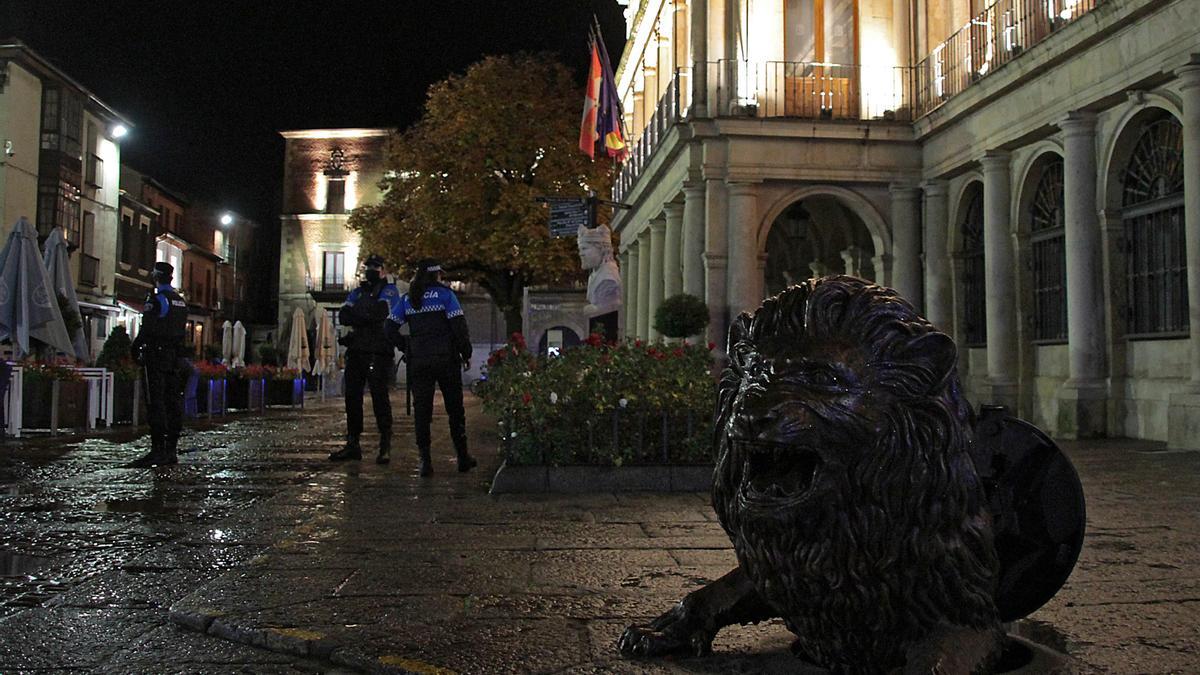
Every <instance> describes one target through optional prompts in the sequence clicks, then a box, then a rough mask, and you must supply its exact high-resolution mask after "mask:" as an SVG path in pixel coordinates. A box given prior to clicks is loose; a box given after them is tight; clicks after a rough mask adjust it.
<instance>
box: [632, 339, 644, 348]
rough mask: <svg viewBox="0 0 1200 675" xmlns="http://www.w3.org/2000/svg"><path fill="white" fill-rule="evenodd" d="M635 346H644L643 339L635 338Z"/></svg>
mask: <svg viewBox="0 0 1200 675" xmlns="http://www.w3.org/2000/svg"><path fill="white" fill-rule="evenodd" d="M633 346H634V347H641V346H642V341H641V340H634V341H633Z"/></svg>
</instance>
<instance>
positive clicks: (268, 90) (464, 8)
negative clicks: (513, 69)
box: [0, 0, 625, 224]
mask: <svg viewBox="0 0 1200 675" xmlns="http://www.w3.org/2000/svg"><path fill="white" fill-rule="evenodd" d="M621 12H622V8H621V7H620V6H619V5H617V3H616V1H615V0H476V1H466V0H419V1H411V0H403V1H402V0H375V1H374V2H366V1H361V0H330V1H326V2H315V1H311V2H310V1H308V0H305V1H304V2H299V1H293V0H287V1H284V0H237V1H233V0H203V1H202V2H197V1H192V0H187V1H185V0H165V1H164V0H159V1H157V2H148V1H145V0H111V1H108V2H97V1H94V0H93V1H90V2H83V1H79V0H0V39H4V38H9V37H15V38H17V39H19V40H22V41H24V42H25V43H26V44H28V45H29V46H30V47H32V48H33V49H34V50H35V51H37V52H38V53H40V54H41V55H42V56H43V57H45V58H47V59H49V60H50V61H52V62H53V63H55V64H56V65H57V66H59V67H60V68H61V69H62V70H63V71H65V72H66V73H67V74H68V75H70V76H71V77H73V78H75V79H76V80H77V81H79V82H80V83H81V84H83V85H84V86H85V87H87V88H89V89H90V90H91V91H92V92H93V93H94V94H96V96H97V97H98V98H100V100H102V101H104V102H105V103H107V104H108V105H110V106H112V107H113V108H114V109H115V110H117V111H118V112H119V113H121V114H123V115H125V116H126V117H128V118H129V120H130V121H131V122H132V123H133V124H134V125H135V128H134V130H133V132H132V133H131V134H130V136H128V137H127V138H126V140H125V141H123V142H122V161H123V162H124V163H126V164H129V165H131V166H134V167H136V168H137V169H139V170H141V171H143V172H146V173H148V174H150V175H152V176H154V177H156V178H158V179H159V180H161V181H162V182H163V183H165V184H166V185H168V186H170V187H173V188H175V189H177V190H180V191H182V192H184V193H186V194H189V195H192V196H194V197H199V198H203V199H207V200H214V201H216V202H217V203H219V204H224V205H226V206H227V207H228V208H230V209H233V210H235V211H238V212H240V213H242V214H244V215H246V216H249V217H251V218H255V219H257V220H259V222H262V223H264V224H273V222H274V221H275V219H276V216H277V215H278V211H279V190H280V188H279V184H280V181H281V180H282V165H283V161H282V159H283V157H282V156H283V141H282V139H281V138H280V137H279V135H278V133H277V132H278V131H279V130H283V129H299V128H320V127H374V126H392V127H400V128H403V127H405V126H407V125H408V124H410V123H412V122H413V121H415V120H416V119H417V118H418V117H419V116H420V112H421V106H422V104H423V102H424V98H425V91H426V89H427V88H428V87H429V85H430V84H432V83H434V82H436V81H438V80H440V79H442V78H444V77H446V76H447V75H449V74H451V73H456V72H462V71H463V70H464V69H465V68H466V66H468V65H469V64H471V63H473V62H475V61H477V60H479V59H480V58H481V57H483V56H485V55H489V54H504V53H509V52H515V51H521V50H525V51H543V50H546V51H551V52H555V53H557V54H558V55H559V58H561V59H562V60H563V62H564V63H566V64H567V65H568V66H570V67H572V68H573V69H574V70H575V71H576V73H577V79H578V80H579V83H580V84H579V96H580V110H581V111H582V105H583V77H584V69H585V68H586V66H587V53H586V36H587V29H588V25H589V23H590V21H591V16H592V15H593V14H595V15H596V16H597V17H598V18H599V20H600V23H601V26H602V27H603V29H604V33H605V41H606V43H607V44H608V47H609V51H610V53H611V54H612V58H613V60H614V61H615V60H616V59H618V58H620V53H621V46H622V44H623V41H624V37H625V29H624V20H623V18H622V15H621Z"/></svg>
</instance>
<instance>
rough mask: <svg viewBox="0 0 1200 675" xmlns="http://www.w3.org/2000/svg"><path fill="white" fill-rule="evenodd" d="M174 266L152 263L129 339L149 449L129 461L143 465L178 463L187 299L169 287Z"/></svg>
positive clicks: (185, 367)
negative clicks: (139, 370)
mask: <svg viewBox="0 0 1200 675" xmlns="http://www.w3.org/2000/svg"><path fill="white" fill-rule="evenodd" d="M174 273H175V268H174V267H171V265H170V264H168V263H165V262H157V263H154V271H153V273H152V274H151V278H152V279H153V281H154V290H153V291H151V292H150V294H149V295H147V296H146V304H145V306H144V307H142V327H141V329H140V330H139V331H138V335H137V339H135V340H134V341H133V346H132V351H133V355H134V358H136V359H137V361H138V363H140V364H142V366H143V370H144V375H145V376H144V379H143V380H142V387H143V389H142V391H144V392H145V395H146V413H147V417H148V418H149V420H148V421H149V422H150V452H148V453H147V454H146V455H144V456H143V457H141V458H139V459H137V460H135V461H133V462H131V463H130V464H129V466H130V467H133V468H146V467H154V466H165V465H169V464H178V463H179V457H178V454H177V453H178V450H179V430H180V427H181V426H182V425H183V388H184V386H185V385H186V384H187V375H189V374H190V373H191V368H190V366H189V365H188V363H187V362H186V361H185V360H184V358H183V353H184V352H183V338H184V332H185V330H186V328H185V326H186V323H187V303H186V302H184V300H183V298H182V297H180V295H179V294H178V293H176V292H175V289H174V288H172V287H171V276H172V275H173V274H174Z"/></svg>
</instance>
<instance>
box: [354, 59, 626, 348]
mask: <svg viewBox="0 0 1200 675" xmlns="http://www.w3.org/2000/svg"><path fill="white" fill-rule="evenodd" d="M579 111H580V86H578V85H577V84H576V83H575V82H574V81H573V79H572V77H571V73H570V72H569V71H568V70H567V68H566V67H564V66H563V65H562V64H560V63H558V62H557V61H555V60H554V59H553V58H552V57H548V56H543V55H536V56H535V55H527V54H520V55H511V56H492V57H488V58H485V59H484V60H482V61H480V62H478V63H476V64H474V65H473V66H471V67H470V68H468V69H467V72H466V73H465V74H462V75H454V76H451V77H449V78H447V79H446V80H443V81H441V82H438V83H437V84H434V85H433V86H432V87H430V89H429V95H428V99H427V101H426V103H425V111H424V113H423V115H422V117H421V119H420V120H419V121H418V122H417V123H416V124H414V125H413V126H412V127H410V128H409V129H407V130H406V131H404V132H403V133H400V134H398V135H397V136H395V137H394V138H393V139H392V141H391V142H390V144H389V148H388V162H389V168H391V169H392V171H390V172H389V173H388V176H389V177H388V178H386V179H385V180H384V185H383V187H384V188H385V189H386V192H385V195H384V197H383V199H382V201H381V202H380V203H379V204H377V205H369V206H363V207H360V208H358V209H355V211H354V212H353V214H352V215H351V217H350V227H351V228H352V229H354V230H357V231H358V232H359V233H360V234H361V236H362V243H363V247H364V249H363V250H367V251H372V252H377V253H379V254H380V255H383V256H384V257H385V258H386V259H387V260H388V261H389V263H391V265H392V266H393V268H395V269H399V270H401V271H402V272H405V273H407V272H408V271H410V270H411V269H412V268H411V266H412V265H413V264H414V263H415V262H416V261H418V260H420V259H421V258H427V257H431V258H437V259H439V260H440V261H441V263H442V267H443V268H445V269H446V271H447V276H448V277H449V278H452V279H460V280H463V281H473V282H477V283H478V284H479V285H480V286H481V287H482V288H483V289H484V290H485V291H487V293H488V294H489V295H490V296H491V298H492V300H493V301H494V302H495V303H496V305H497V306H498V307H499V308H500V310H501V311H502V312H503V313H504V317H505V323H506V325H507V331H508V332H509V333H512V332H516V331H519V330H521V311H522V302H523V298H524V290H525V288H526V287H527V286H531V285H538V284H561V283H566V282H571V281H576V280H580V279H582V278H583V272H582V270H581V269H580V265H579V255H578V253H577V251H576V247H575V239H574V238H565V239H555V238H552V237H550V233H549V229H548V225H547V212H546V208H545V206H544V205H543V204H541V203H538V202H537V201H535V199H536V198H537V197H540V196H577V197H582V196H585V195H586V194H587V193H588V191H589V190H594V191H595V192H596V193H598V194H605V193H607V192H608V190H609V186H610V184H611V175H610V173H611V169H612V167H611V165H610V164H608V163H606V162H599V161H598V162H592V161H591V160H590V159H588V158H587V157H586V156H585V155H583V154H582V153H581V152H579V148H578V145H577V141H578V137H579ZM602 220H603V216H602Z"/></svg>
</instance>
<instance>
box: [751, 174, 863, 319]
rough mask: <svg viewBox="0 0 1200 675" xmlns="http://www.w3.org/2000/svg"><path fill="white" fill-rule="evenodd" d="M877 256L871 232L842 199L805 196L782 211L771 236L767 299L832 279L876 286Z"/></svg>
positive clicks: (767, 247) (774, 223)
mask: <svg viewBox="0 0 1200 675" xmlns="http://www.w3.org/2000/svg"><path fill="white" fill-rule="evenodd" d="M876 255H877V252H876V251H875V244H874V242H873V241H872V239H871V232H870V230H868V229H867V226H866V224H865V223H863V221H862V219H861V218H859V217H858V215H857V214H855V212H854V211H853V210H851V209H850V208H848V207H847V206H846V205H845V204H843V203H842V202H841V200H839V199H838V198H837V197H833V196H828V195H815V196H812V197H805V198H804V199H802V200H800V201H797V202H795V203H793V204H791V205H790V206H788V207H787V208H786V209H784V210H783V212H782V213H780V214H779V217H777V218H776V219H775V221H774V222H773V223H771V229H770V231H769V232H768V233H767V243H766V266H765V270H764V276H765V283H764V288H765V290H766V295H767V296H768V297H769V296H772V295H775V294H776V293H779V292H781V291H783V290H784V289H785V288H787V287H788V286H791V285H793V284H798V283H800V282H802V281H804V280H805V279H810V278H812V277H819V276H826V275H830V274H849V275H851V276H856V277H861V278H863V279H867V280H870V281H874V280H875V278H876V272H875V262H874V259H875V256H876Z"/></svg>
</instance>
